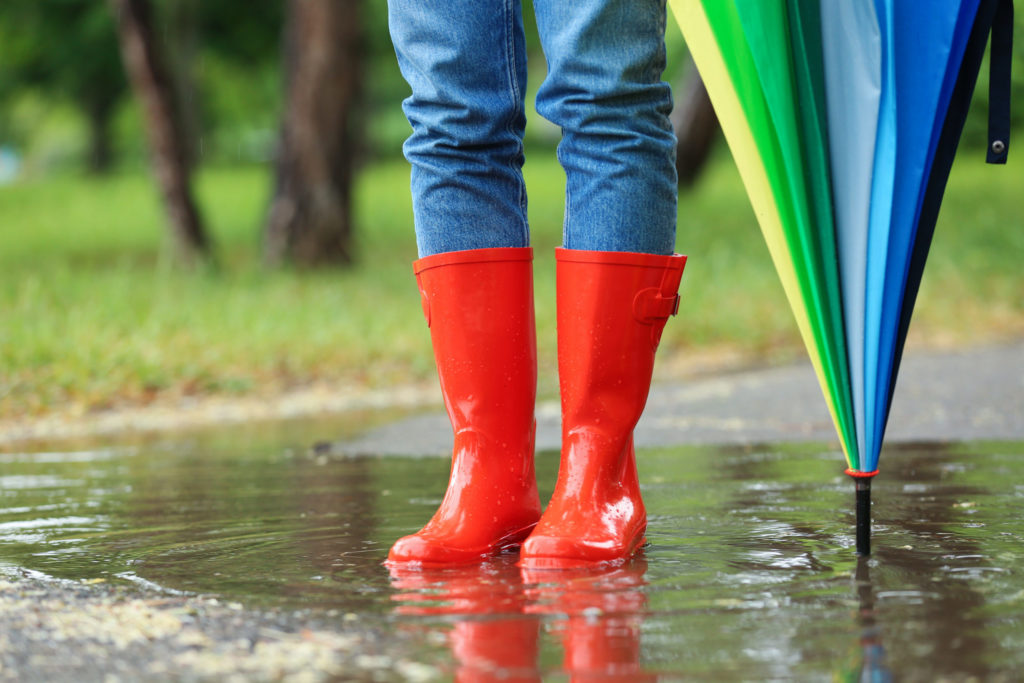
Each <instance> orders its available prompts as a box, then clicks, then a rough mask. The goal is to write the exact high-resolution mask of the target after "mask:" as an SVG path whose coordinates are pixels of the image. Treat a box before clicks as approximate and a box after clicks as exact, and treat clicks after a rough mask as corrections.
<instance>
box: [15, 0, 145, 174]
mask: <svg viewBox="0 0 1024 683" xmlns="http://www.w3.org/2000/svg"><path fill="white" fill-rule="evenodd" d="M125 86H126V84H125V79H124V74H123V72H122V71H121V67H120V63H119V58H118V54H117V38H116V35H115V29H114V22H113V20H112V18H111V16H110V13H109V12H108V11H107V9H106V8H105V7H104V6H103V4H102V3H98V2H55V1H54V0H36V1H31V2H28V1H22V2H0V101H5V100H7V99H8V98H10V96H11V95H12V94H13V93H15V92H16V91H17V90H18V89H19V88H25V87H29V88H38V89H40V90H44V91H48V92H52V93H55V94H57V95H58V97H66V98H69V99H70V100H72V101H73V102H74V103H75V104H76V105H77V106H78V107H79V108H80V109H81V111H82V113H83V114H84V115H85V118H86V120H87V122H88V130H89V146H88V149H89V152H88V159H87V166H88V168H89V169H90V170H92V171H94V172H104V171H107V170H109V169H110V167H111V165H112V163H113V151H112V150H113V146H112V144H111V131H110V129H111V120H112V118H113V115H114V112H115V111H116V108H117V105H118V103H119V102H120V100H121V98H122V97H123V95H124V93H125V90H126V88H125Z"/></svg>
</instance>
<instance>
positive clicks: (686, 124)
mask: <svg viewBox="0 0 1024 683" xmlns="http://www.w3.org/2000/svg"><path fill="white" fill-rule="evenodd" d="M689 62H690V64H689V68H687V69H686V70H685V71H684V74H683V79H682V84H681V87H679V88H678V89H677V91H678V92H679V93H680V97H679V98H678V99H677V101H676V106H675V109H674V110H673V111H672V127H673V128H674V129H675V133H676V139H677V144H676V171H677V172H678V174H679V184H680V185H681V186H683V187H693V185H694V184H695V183H696V182H697V179H698V178H699V177H700V174H701V172H702V171H703V170H704V166H705V165H706V164H707V160H708V157H709V156H710V155H711V149H712V147H713V146H714V142H715V138H716V137H717V134H718V117H717V116H715V109H714V107H712V106H711V98H709V97H708V91H707V89H706V88H705V87H704V81H702V80H701V78H700V74H699V73H698V72H697V67H696V66H695V65H694V64H693V60H692V59H690V60H689Z"/></svg>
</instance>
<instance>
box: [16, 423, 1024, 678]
mask: <svg viewBox="0 0 1024 683" xmlns="http://www.w3.org/2000/svg"><path fill="white" fill-rule="evenodd" d="M293 444H294V442H291V443H282V442H280V441H277V442H275V441H273V440H268V441H267V442H265V443H259V442H253V440H252V439H247V440H242V439H230V438H226V437H221V438H219V439H214V440H212V441H209V440H203V439H191V440H190V441H188V442H187V443H186V444H183V445H179V446H177V447H174V446H172V445H168V444H167V443H162V444H160V445H159V447H155V448H153V449H152V450H149V449H147V448H146V447H138V448H132V449H123V450H119V449H99V450H95V451H79V452H75V453H66V454H62V453H55V452H49V453H44V454H31V453H18V454H7V455H0V465H2V470H0V565H2V566H3V567H4V568H5V569H4V571H9V568H10V567H17V568H20V569H21V570H25V571H29V572H40V573H42V574H45V575H47V576H51V577H57V578H63V579H73V580H80V579H95V578H104V579H107V580H110V581H123V582H128V583H132V584H137V585H140V586H144V587H148V588H152V587H154V586H158V587H160V588H161V589H162V590H168V591H175V592H179V591H181V592H202V593H208V594H215V595H221V596H224V597H225V598H228V599H231V600H237V601H239V602H242V603H244V604H247V605H254V606H259V605H263V606H282V607H294V606H299V607H303V608H311V609H323V610H328V609H335V610H337V611H338V614H355V615H359V617H360V618H362V619H369V620H371V621H373V620H376V622H377V623H380V624H386V628H388V629H399V630H403V631H408V632H410V633H413V634H416V636H417V637H422V642H423V644H424V647H425V648H428V649H431V648H432V649H434V650H438V649H440V650H444V651H447V652H449V655H448V657H449V660H450V662H451V666H452V668H453V669H454V670H455V673H456V674H458V673H459V672H460V671H462V672H466V673H472V672H474V671H476V672H477V673H479V672H480V671H483V670H487V671H492V672H493V671H494V670H498V671H501V672H505V674H506V675H511V674H513V673H515V672H523V671H529V672H534V673H544V672H551V671H555V670H560V669H561V670H573V671H576V669H574V667H583V668H582V669H579V670H578V671H577V672H579V673H587V672H588V671H589V673H602V672H603V673H608V672H618V673H619V674H621V675H623V676H625V677H627V678H630V677H633V678H638V677H640V676H642V675H645V674H659V673H660V674H676V675H679V674H682V675H690V676H695V677H706V678H714V679H723V678H726V679H729V678H732V679H748V678H766V677H767V678H770V677H780V678H793V677H796V678H806V677H809V678H821V677H825V676H834V677H839V678H851V677H852V678H858V677H863V675H871V676H881V677H885V676H894V677H906V676H910V677H914V678H933V677H939V676H945V677H952V678H960V677H968V676H978V677H987V676H992V675H996V674H999V673H1004V674H1007V675H1010V673H1009V672H1013V671H1016V670H1018V668H1020V667H1024V633H1020V632H1018V630H1019V629H1015V628H1014V627H1013V624H1016V623H1019V622H1020V620H1021V619H1022V618H1024V601H1022V600H1021V599H1020V597H1019V596H1021V595H1024V575H1022V573H1021V572H1017V571H1015V569H1014V568H1015V567H1016V566H1018V565H1019V561H1020V557H1021V550H1020V542H1021V539H1022V538H1024V518H1022V516H1021V515H1019V514H1017V510H1019V505H1018V504H1017V503H1019V498H1020V496H1021V495H1022V492H1024V490H1022V489H1021V485H1020V484H1019V483H1018V482H1019V481H1021V480H1024V459H1022V458H1020V457H1019V456H1020V455H1021V454H1022V453H1024V444H995V445H993V444H985V445H980V446H972V445H963V446H951V447H940V446H919V447H913V448H909V447H908V448H902V449H892V450H890V451H888V452H887V453H886V455H885V457H884V461H883V466H882V475H881V476H880V477H879V478H878V480H877V481H876V484H875V487H874V488H875V507H874V516H875V520H876V525H875V532H876V533H875V544H874V547H875V555H874V556H873V557H872V558H871V559H870V560H859V561H858V560H857V558H855V557H854V555H853V552H852V545H853V537H852V532H853V529H852V522H853V517H852V510H851V505H852V500H853V493H852V487H850V486H849V483H848V482H847V481H845V478H843V477H840V476H837V471H839V470H841V469H842V459H841V457H840V456H839V455H838V454H837V453H831V452H829V451H828V450H827V449H823V448H819V447H814V446H807V445H801V446H792V447H788V446H787V447H778V448H773V449H764V448H761V449H742V448H729V449H715V448H678V449H664V450H648V451H644V452H642V453H641V454H640V469H641V476H642V479H643V480H644V481H645V482H647V483H646V484H645V486H644V491H645V500H646V502H647V507H648V509H649V511H650V521H649V524H650V526H649V530H648V539H649V540H650V544H649V546H648V547H647V549H646V551H645V553H644V554H643V556H641V557H639V558H637V559H636V560H634V561H633V562H630V563H626V564H625V565H622V566H618V567H608V568H603V569H601V570H591V571H582V570H581V571H572V572H536V571H534V572H529V571H525V570H520V569H519V568H518V567H517V566H516V564H515V556H514V555H513V556H505V557H499V558H497V559H495V560H493V561H490V562H488V563H485V564H483V565H481V566H477V567H470V568H459V569H453V570H447V571H419V572H399V571H391V572H389V571H388V570H387V569H385V568H384V567H383V566H382V565H381V561H382V560H383V558H384V556H385V554H386V552H387V548H388V547H389V545H390V543H391V542H393V541H394V539H396V538H398V537H399V536H401V535H403V534H406V533H409V532H411V531H414V530H415V529H416V528H418V526H419V525H420V524H422V523H423V522H424V521H425V520H426V519H427V518H428V517H429V516H430V514H431V513H432V512H433V509H434V507H435V506H436V505H437V503H438V502H439V500H440V495H441V494H442V493H443V487H444V484H445V482H446V481H447V474H448V467H449V465H448V463H447V461H445V460H443V459H440V458H437V459H435V458H422V457H417V458H372V457H354V458H353V457H345V458H341V457H334V456H331V455H325V454H324V453H322V452H317V453H309V454H306V451H304V450H303V449H301V448H295V447H294V446H293ZM556 471H557V457H556V456H555V455H554V454H550V453H548V454H542V455H541V456H540V457H539V458H538V476H539V479H540V481H541V482H542V495H543V496H545V497H546V496H547V495H549V494H550V491H551V487H552V484H553V480H554V477H555V473H556ZM996 472H997V473H998V474H994V473H996ZM481 667H484V668H483V669H481ZM488 667H489V668H488ZM587 667H589V670H588V669H587Z"/></svg>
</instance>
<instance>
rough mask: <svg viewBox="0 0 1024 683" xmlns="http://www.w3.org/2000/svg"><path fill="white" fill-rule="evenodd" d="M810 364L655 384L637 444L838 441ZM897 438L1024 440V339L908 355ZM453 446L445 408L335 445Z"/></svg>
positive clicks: (403, 449)
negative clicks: (953, 350) (992, 344)
mask: <svg viewBox="0 0 1024 683" xmlns="http://www.w3.org/2000/svg"><path fill="white" fill-rule="evenodd" d="M537 420H538V429H537V447H538V449H540V450H555V449H557V448H558V444H559V414H558V405H557V403H556V402H554V401H548V402H542V403H541V404H540V405H538V407H537ZM835 439H836V435H835V431H834V429H833V427H832V422H831V419H830V418H829V415H828V410H827V409H826V407H825V402H824V399H823V398H822V395H821V390H820V389H819V388H818V383H817V381H816V380H815V378H814V371H813V370H812V369H811V366H810V363H802V364H799V365H792V366H786V367H777V368H768V369H761V370H751V371H745V372H737V373H734V374H728V375H723V376H718V377H711V378H704V379H696V380H691V381H687V382H678V383H667V384H656V385H655V386H654V388H653V389H652V391H651V395H650V398H649V400H648V403H647V410H646V413H645V414H644V417H643V419H642V420H641V422H640V424H639V425H638V427H637V430H636V442H637V445H640V446H667V445H677V444H708V443H713V444H738V443H759V442H778V441H825V442H828V441H835ZM886 439H887V441H888V442H889V443H896V442H900V441H970V440H978V439H991V440H1024V342H1020V343H1016V344H1013V345H1010V346H1001V347H986V348H981V349H971V350H968V351H957V352H928V353H918V354H912V355H908V357H907V358H906V359H905V360H904V362H903V366H902V369H901V371H900V378H899V383H898V385H897V390H896V396H895V398H894V400H893V406H892V415H891V417H890V419H889V428H888V432H887V435H886ZM450 447H451V427H450V426H449V424H448V420H447V418H446V417H445V415H444V413H443V412H440V411H435V412H432V413H428V414H423V415H418V416H415V417H410V418H407V419H405V420H401V421H399V422H396V423H393V424H390V425H387V426H385V427H383V428H381V429H377V430H375V431H372V432H370V433H368V434H366V435H364V436H363V437H361V438H359V439H358V440H355V441H350V442H346V443H342V444H338V445H337V449H338V450H340V451H341V452H344V453H350V454H377V455H398V454H401V455H409V454H416V455H432V454H443V453H446V452H447V451H448V449H449V448H450Z"/></svg>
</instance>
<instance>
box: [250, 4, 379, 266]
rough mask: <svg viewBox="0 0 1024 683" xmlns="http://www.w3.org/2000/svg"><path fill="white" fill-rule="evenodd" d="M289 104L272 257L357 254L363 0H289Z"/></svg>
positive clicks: (332, 258) (278, 164)
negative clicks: (354, 199) (355, 181)
mask: <svg viewBox="0 0 1024 683" xmlns="http://www.w3.org/2000/svg"><path fill="white" fill-rule="evenodd" d="M286 12H287V19H286V24H285V35H284V71H285V84H284V89H285V108H284V113H283V116H282V122H281V133H280V140H279V143H278V149H277V158H276V161H275V176H276V179H275V185H274V196H273V198H272V200H271V203H270V210H269V213H268V216H267V226H266V236H265V237H266V240H265V253H266V258H267V260H268V261H269V262H270V263H281V262H284V261H289V262H291V263H294V264H296V265H304V266H308V265H317V264H344V263H349V262H351V260H352V252H351V242H352V224H351V220H352V218H351V216H352V212H351V184H352V175H353V165H354V158H353V157H354V156H355V155H354V147H355V140H356V135H355V128H356V118H357V117H356V116H355V112H356V105H357V95H358V92H359V85H360V67H361V44H360V43H361V31H360V2H359V0H288V3H287V9H286Z"/></svg>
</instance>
